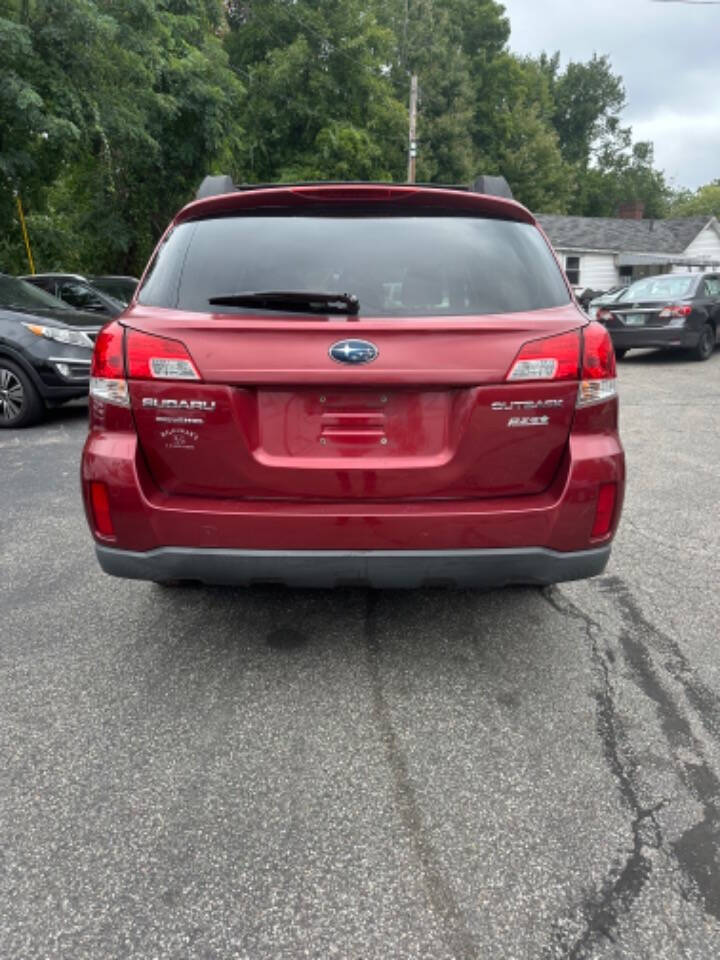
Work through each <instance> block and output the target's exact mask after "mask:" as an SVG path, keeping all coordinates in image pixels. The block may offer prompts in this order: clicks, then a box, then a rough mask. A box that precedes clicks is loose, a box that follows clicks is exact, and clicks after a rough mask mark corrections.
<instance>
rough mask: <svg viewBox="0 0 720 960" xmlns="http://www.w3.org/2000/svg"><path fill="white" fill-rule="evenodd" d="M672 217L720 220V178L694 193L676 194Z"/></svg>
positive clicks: (683, 192) (671, 211) (672, 206)
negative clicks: (716, 218) (704, 217)
mask: <svg viewBox="0 0 720 960" xmlns="http://www.w3.org/2000/svg"><path fill="white" fill-rule="evenodd" d="M670 216H673V217H699V216H706V217H708V218H710V217H718V218H720V178H718V179H717V180H713V181H712V183H706V184H705V185H704V186H702V187H698V189H697V190H696V191H695V192H694V193H692V192H691V191H689V190H685V191H682V192H681V193H678V194H676V195H675V197H674V198H673V201H672V204H671V208H670Z"/></svg>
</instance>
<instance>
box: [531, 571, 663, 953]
mask: <svg viewBox="0 0 720 960" xmlns="http://www.w3.org/2000/svg"><path fill="white" fill-rule="evenodd" d="M558 595H559V596H562V594H560V591H559V590H558V589H557V588H554V587H550V588H548V589H546V590H543V591H542V596H543V597H544V599H545V600H546V601H547V603H549V604H550V606H551V607H552V608H553V609H554V610H556V611H557V612H558V613H560V614H561V615H562V616H565V617H570V618H571V619H574V620H577V621H578V622H580V623H582V624H583V626H584V628H585V632H586V635H587V639H588V643H589V645H590V654H591V658H592V662H593V665H594V667H595V671H596V674H597V675H598V679H599V683H598V684H597V687H596V689H595V691H594V694H593V696H594V699H595V703H596V727H597V732H598V735H599V737H600V741H601V743H602V747H603V754H604V756H605V761H606V763H607V764H608V766H609V768H610V770H611V772H612V774H613V776H614V778H615V780H616V782H617V785H618V790H619V792H620V796H621V798H622V800H623V803H624V804H625V806H626V807H627V808H628V809H629V810H630V812H631V813H632V814H633V819H632V823H631V836H632V848H631V850H630V851H629V854H628V857H627V859H626V861H625V863H624V865H623V866H622V868H621V869H620V870H617V869H616V868H615V869H613V870H612V872H611V874H610V875H609V877H608V878H607V880H606V881H605V883H604V884H603V885H602V888H601V889H600V890H599V891H597V892H596V893H594V894H591V895H589V896H588V897H586V898H585V899H584V900H583V902H582V903H581V904H580V906H579V912H580V914H581V915H582V916H583V918H584V929H583V930H582V932H581V933H580V934H579V936H576V937H575V938H574V939H573V940H571V939H570V937H569V936H568V934H567V933H566V932H564V931H562V930H561V929H560V926H559V924H556V925H555V938H554V939H555V944H554V948H549V949H548V950H547V951H546V953H545V956H546V957H548V958H549V957H555V956H558V950H559V951H561V953H560V955H561V956H563V957H567V958H568V960H582V958H583V957H586V956H588V953H589V951H590V949H591V948H592V946H593V945H594V944H595V943H597V942H598V941H599V940H600V939H601V938H603V937H606V938H608V939H610V940H613V939H614V937H613V932H614V929H615V927H616V926H617V923H618V921H619V920H620V917H621V915H623V914H626V913H628V912H629V911H630V909H631V908H632V905H633V903H634V902H635V900H636V899H637V898H638V896H639V895H640V892H641V891H642V889H643V887H644V886H645V883H646V882H647V880H648V878H649V877H650V873H651V872H652V862H651V861H650V859H649V858H648V857H647V855H646V853H645V851H646V849H647V848H649V847H652V848H655V849H658V848H659V847H660V846H661V845H662V837H661V833H660V826H659V824H658V822H657V819H656V817H655V814H656V813H657V811H658V810H659V809H660V808H661V807H662V806H664V805H665V804H666V803H668V800H666V799H663V800H660V801H659V802H657V803H655V804H654V805H653V806H650V807H648V806H645V805H643V804H642V803H641V802H640V799H639V796H638V789H637V787H636V785H635V783H634V780H633V776H632V772H631V771H632V770H633V768H634V760H633V759H632V754H631V750H630V746H629V744H628V743H627V741H626V738H625V737H624V734H623V731H622V726H621V723H620V721H619V718H618V716H617V714H616V711H615V702H614V697H613V690H612V684H611V680H610V668H609V666H608V658H607V653H606V654H605V655H603V653H602V652H601V650H600V645H599V642H598V636H599V634H600V632H601V629H600V625H599V624H598V623H597V622H596V621H595V620H593V619H592V617H590V616H589V615H588V614H586V613H585V612H584V611H583V610H581V609H580V608H579V607H577V606H576V605H575V604H574V603H572V601H570V600H568V599H567V597H563V602H559V601H558V599H557V596H558Z"/></svg>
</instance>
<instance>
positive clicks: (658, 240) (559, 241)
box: [537, 213, 712, 254]
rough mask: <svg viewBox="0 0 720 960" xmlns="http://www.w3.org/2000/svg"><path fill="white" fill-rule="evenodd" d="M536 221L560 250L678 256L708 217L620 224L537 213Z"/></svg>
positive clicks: (605, 219) (620, 221)
mask: <svg viewBox="0 0 720 960" xmlns="http://www.w3.org/2000/svg"><path fill="white" fill-rule="evenodd" d="M537 220H538V223H539V224H540V225H541V226H542V228H543V230H544V231H545V233H547V235H548V237H549V238H550V242H551V243H552V245H553V246H554V247H559V248H561V249H563V248H572V249H575V250H613V251H616V252H619V253H622V252H630V251H632V252H633V253H673V254H681V253H683V251H684V250H686V249H687V247H688V246H689V245H690V244H691V243H692V241H693V240H694V239H695V237H696V236H697V235H698V234H699V233H700V231H701V230H702V229H703V228H704V227H706V226H707V224H708V223H709V222H710V221H711V220H712V217H708V216H702V217H681V218H678V219H675V220H623V219H619V218H615V217H563V216H559V215H557V214H554V213H539V214H537Z"/></svg>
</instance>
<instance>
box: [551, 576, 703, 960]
mask: <svg viewBox="0 0 720 960" xmlns="http://www.w3.org/2000/svg"><path fill="white" fill-rule="evenodd" d="M600 586H601V589H602V590H603V591H604V592H606V593H608V594H610V595H611V598H612V599H613V601H614V602H615V604H616V606H617V608H618V610H619V613H620V617H621V621H622V628H621V631H620V646H621V648H622V651H623V657H624V660H625V663H626V664H627V666H628V668H629V671H630V675H631V676H632V678H633V681H634V682H635V684H636V686H637V687H638V688H639V689H640V690H641V692H642V693H643V694H644V695H645V696H646V697H647V698H648V699H649V700H650V701H651V702H653V703H654V704H655V708H656V712H657V715H658V718H659V721H660V725H661V729H662V732H663V735H664V737H665V739H666V741H667V743H668V746H669V747H670V751H671V755H672V759H673V761H674V764H675V766H676V769H677V770H678V773H679V776H680V778H681V780H682V782H683V784H684V785H685V787H686V789H687V790H688V791H689V792H690V793H691V795H692V796H693V797H694V798H695V799H696V800H697V801H698V802H699V803H700V804H701V806H702V807H703V818H702V820H700V821H699V822H698V823H696V824H695V825H694V826H693V827H691V828H689V829H688V830H686V831H685V833H683V834H682V836H681V837H680V838H679V839H678V840H675V841H672V842H671V843H670V844H669V846H668V845H667V844H665V849H666V851H667V853H668V854H669V855H670V856H671V857H672V858H673V859H674V860H675V862H676V864H677V866H678V867H679V869H680V871H681V872H682V874H684V876H685V877H686V879H687V880H688V882H689V884H690V888H691V890H692V891H694V893H695V894H696V896H697V897H698V898H699V900H700V901H701V903H702V905H703V906H704V908H705V911H706V912H707V913H709V914H710V915H712V916H713V917H715V918H716V919H718V920H720V864H719V863H718V858H717V851H718V848H719V847H720V806H719V804H718V800H719V799H720V779H718V777H717V776H716V774H715V773H714V772H713V770H712V769H711V768H710V766H709V764H708V763H707V761H706V760H705V759H704V757H703V748H702V745H701V743H700V742H699V741H698V740H697V738H696V737H695V736H694V735H693V732H692V728H691V726H690V723H689V721H688V719H687V718H686V717H685V716H684V715H683V713H682V711H681V708H680V706H679V704H678V703H676V701H675V700H674V699H673V697H672V696H671V694H670V693H669V692H668V691H667V689H666V687H665V686H664V685H663V684H662V682H661V680H660V677H659V675H658V671H657V669H656V668H655V665H654V664H653V661H652V657H651V654H650V651H649V650H648V648H647V646H646V645H645V643H648V644H649V645H651V646H654V647H655V649H657V650H659V652H661V653H662V654H664V655H666V656H667V655H670V656H671V658H672V659H671V661H670V662H666V663H665V664H664V667H665V669H666V671H667V673H668V674H669V675H670V677H672V679H674V680H675V681H676V682H677V683H678V684H679V685H680V686H681V687H682V689H683V691H684V693H685V695H686V697H687V699H688V701H689V703H690V704H691V705H692V706H693V707H695V709H696V711H697V713H698V715H699V718H700V720H701V722H702V724H703V726H704V727H705V729H706V730H708V731H709V732H710V733H712V734H713V735H715V734H716V733H717V731H718V729H719V728H720V709H719V708H718V707H719V704H720V699H719V698H718V697H717V695H716V694H715V693H714V692H713V691H712V690H710V688H709V687H707V686H706V685H705V684H703V683H702V682H701V681H699V680H697V678H696V677H694V675H693V672H692V669H691V667H690V664H689V661H688V659H687V657H686V656H685V654H684V653H683V652H682V650H681V648H680V645H679V644H678V643H677V641H676V640H675V639H674V638H672V637H670V636H669V635H668V634H666V633H664V632H663V631H662V630H660V629H659V628H657V627H656V626H655V625H654V624H652V623H651V622H650V621H649V620H647V618H646V617H645V616H644V614H643V613H642V611H641V610H640V608H639V605H638V603H637V601H636V600H635V597H634V596H633V594H632V591H631V590H630V588H629V587H628V585H627V584H626V583H625V582H624V581H623V580H621V579H620V578H619V577H606V578H604V579H603V580H602V581H600ZM542 595H543V597H544V599H545V600H546V601H547V602H548V603H549V604H550V606H552V607H553V609H555V610H556V611H557V612H558V613H560V614H562V615H564V616H567V617H571V618H572V619H575V620H577V621H579V622H581V623H582V624H583V625H584V627H585V632H586V635H587V638H588V642H589V645H590V652H591V658H592V661H593V664H594V666H595V669H596V672H597V674H598V676H599V679H600V683H599V685H598V687H597V689H596V690H595V692H594V697H595V701H596V705H597V714H596V717H597V720H596V723H597V730H598V734H599V736H600V740H601V742H602V745H603V752H604V755H605V759H606V762H607V763H608V766H609V768H610V770H611V772H612V774H613V776H614V777H615V779H616V781H617V784H618V789H619V792H620V795H621V797H622V799H623V802H624V803H625V805H626V806H627V807H628V809H629V810H630V811H631V812H632V813H633V814H634V816H633V821H632V824H631V830H632V837H633V846H632V850H631V851H630V854H629V856H628V858H627V860H626V862H625V864H624V866H623V867H622V869H621V870H620V871H619V873H618V872H617V870H613V871H612V872H611V875H610V876H609V877H608V879H607V880H606V882H605V883H604V884H603V887H602V889H601V890H600V891H599V892H598V893H596V894H595V895H594V896H590V897H588V898H586V899H585V900H584V901H583V903H582V904H581V905H580V913H581V914H582V915H583V916H584V918H585V927H584V930H583V931H582V933H581V934H580V935H579V936H578V937H576V938H575V939H574V941H572V942H570V940H569V938H568V935H567V934H566V933H564V932H563V931H561V930H560V929H559V924H556V925H555V926H556V935H555V947H556V948H559V949H560V950H561V951H562V953H561V955H562V956H563V957H567V958H568V960H582V958H583V957H586V956H588V952H589V950H590V948H591V947H592V946H593V945H594V944H595V943H597V942H598V940H599V939H600V938H601V937H603V936H604V937H607V938H608V939H610V940H613V939H614V937H613V931H614V929H615V927H616V926H617V923H618V921H619V919H620V917H621V915H624V914H627V913H628V912H629V911H630V909H631V908H632V906H633V903H634V902H635V900H636V899H637V897H638V896H639V894H640V892H641V890H642V888H643V887H644V885H645V883H646V882H647V880H648V879H649V877H650V874H651V872H652V862H651V860H650V859H649V858H648V856H647V855H646V852H645V851H646V850H648V849H660V847H662V846H663V837H662V833H661V830H660V825H659V824H658V822H657V818H656V816H655V815H656V813H657V812H658V811H659V810H660V809H661V808H662V807H663V806H665V805H666V804H667V803H669V800H668V799H663V800H660V801H659V802H657V803H655V804H654V805H652V806H649V807H648V806H643V805H642V804H641V803H640V801H639V796H638V794H639V789H638V786H637V784H636V777H635V776H634V770H635V769H636V767H635V763H634V761H633V759H632V751H631V747H630V744H629V742H628V739H627V737H626V736H625V734H624V732H623V729H622V724H621V721H620V718H619V717H618V716H617V712H616V709H615V703H614V698H613V690H612V684H611V678H610V663H612V662H613V660H614V658H613V656H612V655H611V651H610V650H608V649H607V648H606V649H605V651H604V653H603V652H602V651H601V649H600V644H599V639H598V638H599V636H600V634H601V633H602V628H601V626H600V624H599V623H598V622H597V621H596V620H594V619H593V618H592V617H590V616H589V615H588V614H586V613H585V612H584V611H583V610H582V609H580V608H579V607H577V606H576V605H575V604H574V603H573V602H572V601H571V600H569V599H568V598H567V597H565V596H564V595H562V594H561V592H560V591H559V590H558V588H553V587H550V588H549V589H547V590H544V591H543V593H542ZM558 597H562V602H561V601H560V600H559V599H558ZM643 641H645V642H643ZM689 752H691V753H692V755H693V756H694V758H695V761H696V762H693V761H689V760H686V759H683V757H682V756H681V753H683V754H687V753H689ZM623 756H624V757H625V760H624V761H623ZM683 896H685V897H686V898H687V896H688V891H687V890H683ZM557 955H558V954H557V952H555V953H552V952H551V951H547V953H546V956H557Z"/></svg>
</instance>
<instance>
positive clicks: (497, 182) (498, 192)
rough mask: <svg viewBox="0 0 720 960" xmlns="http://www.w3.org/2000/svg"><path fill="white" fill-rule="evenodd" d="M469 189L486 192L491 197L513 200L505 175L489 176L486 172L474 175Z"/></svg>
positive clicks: (475, 191) (474, 191)
mask: <svg viewBox="0 0 720 960" xmlns="http://www.w3.org/2000/svg"><path fill="white" fill-rule="evenodd" d="M470 189H471V190H472V191H473V193H486V194H489V195H490V196H492V197H507V199H508V200H514V199H515V197H513V192H512V190H511V189H510V184H509V183H508V182H507V180H506V179H505V177H491V176H488V174H486V173H483V174H480V176H479V177H476V178H475V179H474V180H473V182H472V186H471V187H470Z"/></svg>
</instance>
